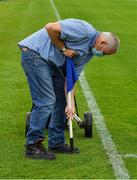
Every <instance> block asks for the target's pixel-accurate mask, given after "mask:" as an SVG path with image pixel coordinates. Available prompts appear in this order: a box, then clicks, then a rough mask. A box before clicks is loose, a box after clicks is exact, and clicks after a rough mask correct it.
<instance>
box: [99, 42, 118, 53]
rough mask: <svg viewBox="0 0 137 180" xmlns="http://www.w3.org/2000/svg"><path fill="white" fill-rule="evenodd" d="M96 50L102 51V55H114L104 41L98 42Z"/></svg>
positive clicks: (112, 50)
mask: <svg viewBox="0 0 137 180" xmlns="http://www.w3.org/2000/svg"><path fill="white" fill-rule="evenodd" d="M96 49H97V50H98V51H102V52H103V54H104V55H111V54H114V53H115V51H114V49H110V48H109V47H108V44H107V42H105V41H100V43H99V44H98V46H97V47H96Z"/></svg>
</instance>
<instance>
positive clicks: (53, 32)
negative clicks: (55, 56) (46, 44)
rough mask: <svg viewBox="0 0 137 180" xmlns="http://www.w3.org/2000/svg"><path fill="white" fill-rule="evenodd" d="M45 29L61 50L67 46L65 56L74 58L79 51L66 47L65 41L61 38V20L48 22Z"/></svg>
mask: <svg viewBox="0 0 137 180" xmlns="http://www.w3.org/2000/svg"><path fill="white" fill-rule="evenodd" d="M45 29H46V30H47V32H48V35H49V37H50V38H51V40H52V42H53V44H54V45H55V46H56V47H57V48H58V49H59V50H61V49H64V48H66V49H65V51H64V52H63V55H64V56H67V57H70V58H73V57H74V56H76V55H77V52H75V51H73V50H72V49H69V48H67V47H65V43H64V41H63V40H61V39H60V38H59V37H60V34H61V25H60V24H59V22H54V23H48V24H46V26H45Z"/></svg>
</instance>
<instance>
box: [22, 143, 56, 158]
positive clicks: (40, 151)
mask: <svg viewBox="0 0 137 180" xmlns="http://www.w3.org/2000/svg"><path fill="white" fill-rule="evenodd" d="M25 146H26V153H25V157H27V158H32V159H45V160H53V159H56V156H55V154H54V153H52V152H48V151H47V150H46V148H45V147H44V145H43V144H42V143H41V142H39V143H35V144H32V145H25Z"/></svg>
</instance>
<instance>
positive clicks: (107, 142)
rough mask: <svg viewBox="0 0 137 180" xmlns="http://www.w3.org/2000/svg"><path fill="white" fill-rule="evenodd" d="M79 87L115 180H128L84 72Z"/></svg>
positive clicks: (57, 14)
mask: <svg viewBox="0 0 137 180" xmlns="http://www.w3.org/2000/svg"><path fill="white" fill-rule="evenodd" d="M50 3H51V5H52V7H53V9H54V12H55V15H56V17H57V19H58V20H61V17H60V14H59V12H58V10H57V8H56V6H55V4H54V2H53V0H50ZM79 80H80V85H81V88H82V91H83V93H84V95H85V98H86V100H87V103H88V107H89V109H90V111H91V112H92V115H93V118H94V120H95V124H96V127H97V130H98V132H99V134H100V137H101V140H102V143H103V145H104V149H105V150H106V152H107V154H108V156H109V159H110V162H111V164H112V167H113V170H114V173H115V176H116V178H117V179H130V176H129V175H128V171H127V169H126V168H125V166H124V162H123V160H122V158H121V156H120V155H119V154H118V151H117V149H116V146H115V144H114V142H113V140H112V138H111V135H110V133H109V131H108V129H107V127H106V124H105V122H104V117H103V115H102V113H101V111H100V109H99V107H98V105H97V103H96V100H95V97H94V95H93V93H92V91H91V89H90V87H89V85H88V82H87V80H86V78H85V74H84V72H83V73H82V74H81V77H80V79H79Z"/></svg>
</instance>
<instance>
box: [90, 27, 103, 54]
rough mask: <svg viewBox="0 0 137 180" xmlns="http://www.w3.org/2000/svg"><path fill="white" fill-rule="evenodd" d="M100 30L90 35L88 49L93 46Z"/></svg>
mask: <svg viewBox="0 0 137 180" xmlns="http://www.w3.org/2000/svg"><path fill="white" fill-rule="evenodd" d="M100 33H101V32H99V31H97V32H96V34H95V35H94V37H92V40H91V41H90V44H89V46H90V50H91V49H92V47H93V46H94V44H95V42H96V40H97V38H98V36H99V35H100Z"/></svg>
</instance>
